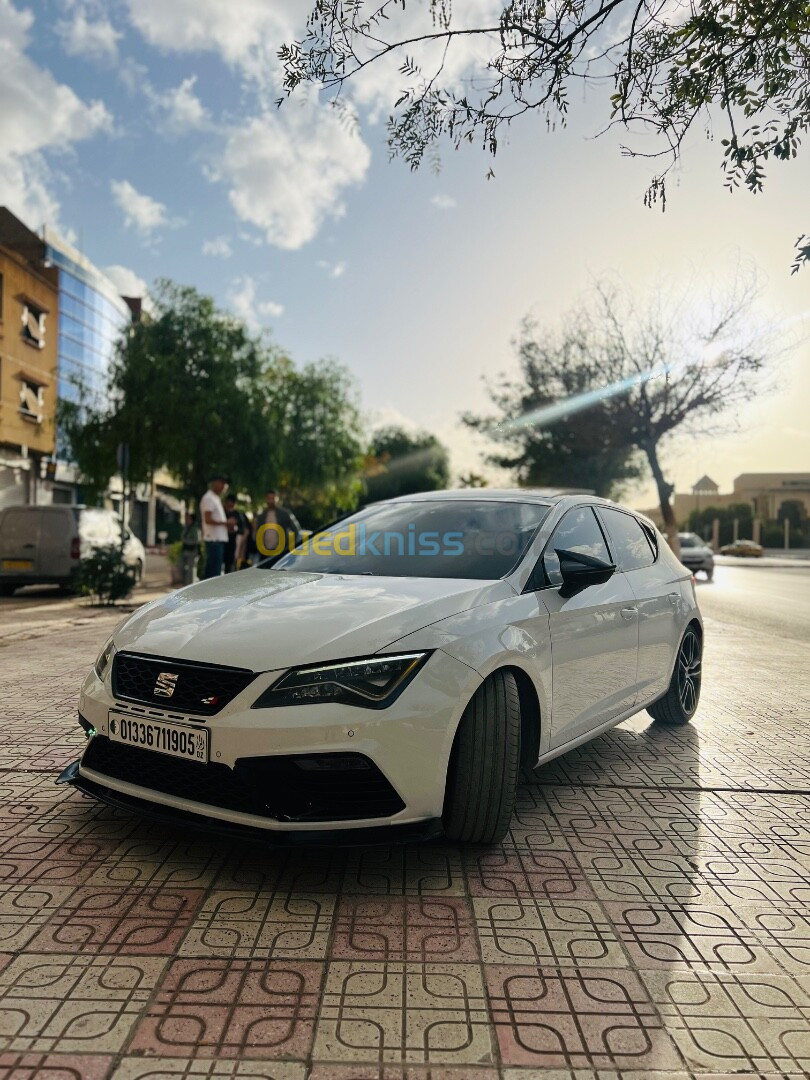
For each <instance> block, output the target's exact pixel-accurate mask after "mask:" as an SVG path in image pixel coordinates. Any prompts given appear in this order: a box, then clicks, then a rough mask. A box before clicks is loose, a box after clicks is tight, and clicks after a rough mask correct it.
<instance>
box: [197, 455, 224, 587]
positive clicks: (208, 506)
mask: <svg viewBox="0 0 810 1080" xmlns="http://www.w3.org/2000/svg"><path fill="white" fill-rule="evenodd" d="M227 487H228V478H227V477H226V476H221V475H220V476H212V477H211V479H210V480H209V481H208V491H206V493H205V494H204V495H203V497H202V498H201V499H200V513H201V514H202V534H203V541H204V542H205V572H204V573H203V580H206V579H207V578H213V577H219V576H220V574H221V573H222V563H223V561H224V558H225V544H226V543H227V541H228V522H227V519H226V517H225V508H224V506H223V505H222V498H221V496H222V495H223V493H224V492H225V490H226V489H227Z"/></svg>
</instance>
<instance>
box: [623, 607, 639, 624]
mask: <svg viewBox="0 0 810 1080" xmlns="http://www.w3.org/2000/svg"><path fill="white" fill-rule="evenodd" d="M637 614H638V608H634V607H623V608H622V618H623V619H627V620H628V621H629V620H630V619H635V617H636V615H637Z"/></svg>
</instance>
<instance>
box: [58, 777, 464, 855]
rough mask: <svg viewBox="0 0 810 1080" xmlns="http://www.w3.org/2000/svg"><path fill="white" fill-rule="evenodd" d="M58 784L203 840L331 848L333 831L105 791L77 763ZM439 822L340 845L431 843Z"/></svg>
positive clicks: (353, 837)
mask: <svg viewBox="0 0 810 1080" xmlns="http://www.w3.org/2000/svg"><path fill="white" fill-rule="evenodd" d="M56 782H57V784H71V785H72V786H73V787H75V788H76V790H77V791H81V792H82V793H83V794H84V795H90V796H91V797H92V798H94V799H98V801H99V802H103V803H104V804H105V805H107V806H111V807H113V808H114V809H116V810H125V811H127V812H129V813H132V814H138V815H139V817H145V818H150V819H151V820H153V821H160V822H163V823H164V824H166V825H171V826H174V827H180V828H184V829H194V830H195V831H197V832H202V833H204V834H205V835H206V836H212V835H213V836H223V837H232V838H233V839H235V840H253V841H256V842H258V843H262V844H267V843H270V844H272V846H274V847H292V846H296V845H300V844H306V845H308V846H309V845H321V844H322V845H331V844H334V842H335V832H334V829H328V828H327V829H318V830H307V831H306V832H298V831H296V832H287V831H279V830H273V829H267V828H254V827H251V826H250V825H241V824H237V823H234V822H231V821H228V820H225V819H223V818H217V817H206V816H204V815H202V814H195V813H191V812H190V811H188V810H177V809H174V808H173V807H170V806H163V805H161V804H160V803H155V802H150V801H149V800H147V799H139V798H137V797H136V796H134V795H125V794H124V793H123V792H121V791H117V790H116V789H115V788H110V787H105V786H104V785H103V784H97V783H96V782H95V781H93V780H88V779H86V778H85V777H83V776H82V775H81V773H80V771H79V762H78V761H74V762H72V763H71V764H70V765H68V767H67V768H66V769H65V770H64V771H63V772H62V773H61V774H60V776H59V777H58V778H57V781H56ZM442 831H443V830H442V822H441V819H440V818H436V819H432V820H427V821H422V822H416V823H414V824H408V823H405V824H404V825H377V826H375V827H374V828H356V827H352V828H345V829H342V830H341V832H340V842H341V844H343V845H346V844H362V845H363V846H366V845H368V844H369V843H374V844H383V843H388V842H389V841H391V842H394V843H398V844H405V843H416V842H419V841H424V840H433V839H435V838H436V837H438V836H441V835H442Z"/></svg>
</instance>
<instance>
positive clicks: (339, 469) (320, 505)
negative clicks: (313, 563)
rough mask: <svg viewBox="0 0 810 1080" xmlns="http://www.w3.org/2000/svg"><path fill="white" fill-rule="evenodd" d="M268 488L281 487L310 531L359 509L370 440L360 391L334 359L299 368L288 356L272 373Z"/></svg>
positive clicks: (265, 465) (265, 454) (265, 457)
mask: <svg viewBox="0 0 810 1080" xmlns="http://www.w3.org/2000/svg"><path fill="white" fill-rule="evenodd" d="M264 393H265V406H264V416H265V423H264V426H263V429H262V435H261V438H262V446H263V449H262V452H261V458H260V460H261V463H262V465H261V468H262V476H263V483H264V484H265V485H266V484H267V483H272V484H273V485H274V486H275V487H278V488H280V490H281V491H282V492H283V493H284V496H285V499H286V500H287V502H288V503H289V504H290V505H291V506H292V507H293V509H294V510H295V511H296V513H297V514H299V516H300V517H301V520H302V523H304V524H305V525H307V526H309V527H310V528H314V527H318V526H321V525H323V524H325V523H326V522H327V521H329V520H331V519H332V518H334V517H336V516H337V515H338V514H339V513H341V512H343V511H346V510H353V509H354V508H355V507H356V506H357V502H358V499H359V497H360V494H361V492H362V486H363V485H362V477H361V474H362V466H363V450H364V440H363V433H362V421H361V415H360V407H359V401H358V394H357V389H356V386H355V384H354V381H353V380H352V378H351V376H350V375H349V374H348V372H347V371H346V370H345V368H343V367H341V365H340V364H337V363H335V362H334V361H330V360H324V361H321V362H319V363H313V364H307V365H305V366H304V367H303V368H301V369H300V370H298V369H296V368H295V366H294V365H293V363H292V361H291V360H290V359H289V358H288V357H279V358H277V359H276V360H275V361H274V362H272V363H271V364H270V366H269V367H268V370H267V372H266V375H265V389H264Z"/></svg>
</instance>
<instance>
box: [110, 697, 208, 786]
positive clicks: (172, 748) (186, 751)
mask: <svg viewBox="0 0 810 1080" xmlns="http://www.w3.org/2000/svg"><path fill="white" fill-rule="evenodd" d="M107 731H108V733H109V736H110V738H111V739H112V741H113V742H117V743H124V744H125V745H126V746H140V747H142V748H143V749H144V750H154V751H155V753H157V754H168V755H169V756H170V757H179V758H184V759H185V760H186V761H200V762H202V763H203V764H207V763H208V729H207V728H203V727H196V726H192V725H191V724H173V723H171V722H170V721H163V720H152V719H147V718H146V717H141V716H129V715H127V714H126V713H119V712H111V713H110V715H109V723H108V725H107ZM133 779H135V777H133Z"/></svg>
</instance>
